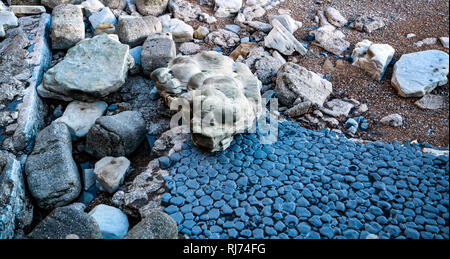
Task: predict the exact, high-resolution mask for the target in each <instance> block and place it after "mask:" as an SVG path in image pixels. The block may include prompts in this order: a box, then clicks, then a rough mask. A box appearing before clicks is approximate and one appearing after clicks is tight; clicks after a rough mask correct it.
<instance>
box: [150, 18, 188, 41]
mask: <svg viewBox="0 0 450 259" xmlns="http://www.w3.org/2000/svg"><path fill="white" fill-rule="evenodd" d="M159 19H160V20H161V23H162V26H163V32H168V33H170V34H172V38H173V40H174V41H175V42H185V41H191V40H192V38H193V35H194V29H193V28H192V26H190V25H189V24H187V23H185V22H183V21H182V20H180V19H177V18H174V19H171V18H170V16H169V15H163V16H161V17H159Z"/></svg>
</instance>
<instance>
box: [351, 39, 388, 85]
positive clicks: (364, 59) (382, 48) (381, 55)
mask: <svg viewBox="0 0 450 259" xmlns="http://www.w3.org/2000/svg"><path fill="white" fill-rule="evenodd" d="M394 53H395V50H394V48H393V47H391V46H390V45H388V44H374V43H372V42H371V41H369V40H363V41H361V42H359V43H357V44H356V46H355V48H354V49H353V53H352V58H353V60H354V61H353V65H354V66H357V67H359V68H362V69H364V70H365V71H366V72H367V73H368V74H369V75H370V76H371V77H372V78H373V79H375V80H378V81H381V79H382V78H383V75H384V72H385V71H386V68H387V66H388V65H389V63H390V62H391V60H392V57H393V56H394Z"/></svg>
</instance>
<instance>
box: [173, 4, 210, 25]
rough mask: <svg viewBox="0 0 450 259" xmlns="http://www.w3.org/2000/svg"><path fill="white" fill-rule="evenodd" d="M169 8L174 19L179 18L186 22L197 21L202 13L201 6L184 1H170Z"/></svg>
mask: <svg viewBox="0 0 450 259" xmlns="http://www.w3.org/2000/svg"><path fill="white" fill-rule="evenodd" d="M168 8H169V10H170V12H171V13H172V15H173V18H178V19H180V20H183V21H185V22H189V21H191V20H196V19H197V18H198V16H199V15H200V14H201V13H202V10H201V9H200V7H199V6H197V5H195V4H191V3H189V2H187V1H184V0H170V1H169V4H168Z"/></svg>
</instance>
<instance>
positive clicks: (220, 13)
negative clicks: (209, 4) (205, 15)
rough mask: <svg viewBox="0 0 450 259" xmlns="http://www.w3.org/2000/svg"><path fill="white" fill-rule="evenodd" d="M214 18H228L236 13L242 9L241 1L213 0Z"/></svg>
mask: <svg viewBox="0 0 450 259" xmlns="http://www.w3.org/2000/svg"><path fill="white" fill-rule="evenodd" d="M214 3H215V5H214V6H215V10H216V12H215V14H214V15H215V16H217V17H222V18H223V17H229V16H231V15H233V14H235V13H237V12H239V9H241V7H242V0H214Z"/></svg>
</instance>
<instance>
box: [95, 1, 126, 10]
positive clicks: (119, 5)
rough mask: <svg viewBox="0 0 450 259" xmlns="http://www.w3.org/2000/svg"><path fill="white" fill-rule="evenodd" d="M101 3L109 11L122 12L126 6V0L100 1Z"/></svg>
mask: <svg viewBox="0 0 450 259" xmlns="http://www.w3.org/2000/svg"><path fill="white" fill-rule="evenodd" d="M101 2H102V3H103V4H104V5H105V6H107V7H109V8H111V9H118V10H123V9H124V8H125V6H126V5H127V0H101Z"/></svg>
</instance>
